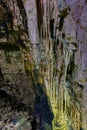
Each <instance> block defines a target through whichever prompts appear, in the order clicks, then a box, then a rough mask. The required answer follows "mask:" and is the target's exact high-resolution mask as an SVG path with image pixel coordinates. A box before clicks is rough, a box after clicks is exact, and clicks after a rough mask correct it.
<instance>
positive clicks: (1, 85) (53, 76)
mask: <svg viewBox="0 0 87 130" xmlns="http://www.w3.org/2000/svg"><path fill="white" fill-rule="evenodd" d="M0 10H1V11H0V90H4V91H5V92H6V93H7V94H10V95H12V96H13V95H14V96H15V97H16V98H17V99H18V101H22V103H24V104H25V105H26V107H27V108H28V107H30V109H31V111H33V108H34V114H33V115H34V116H35V117H37V115H39V118H41V121H42V122H41V124H40V125H41V127H40V128H39V129H41V128H42V127H43V130H48V129H49V130H51V129H53V130H56V129H59V130H64V129H65V130H86V129H87V123H86V122H87V43H86V42H87V13H86V12H87V1H86V0H83V1H81V0H72V1H71V0H20V1H18V0H7V1H5V0H1V1H0ZM36 86H39V87H36ZM41 86H42V87H41ZM39 89H40V90H43V94H42V93H41V91H40V90H39ZM35 95H36V97H38V98H39V101H40V106H41V109H39V105H38V104H39V103H37V101H36V99H38V98H35ZM43 95H45V96H43ZM43 97H46V98H45V99H47V100H46V101H47V102H48V103H47V104H49V105H48V106H49V108H50V110H51V111H52V112H53V114H54V115H53V117H52V118H50V119H51V120H50V121H49V120H48V117H47V118H45V117H44V116H42V115H45V114H43V113H46V110H49V109H47V108H45V112H43V111H44V110H43V105H41V104H45V103H44V102H45V99H44V98H43ZM47 97H48V98H47ZM43 99H44V100H43ZM34 101H35V103H36V104H37V105H36V104H34ZM42 102H43V103H42ZM29 104H31V105H29ZM35 105H36V106H35ZM37 106H38V107H37ZM36 108H37V109H39V111H41V113H42V114H41V116H40V113H39V114H37V112H36ZM50 110H49V111H50ZM35 113H36V114H35ZM48 113H49V112H48ZM48 115H49V114H48ZM49 122H50V123H49Z"/></svg>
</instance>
